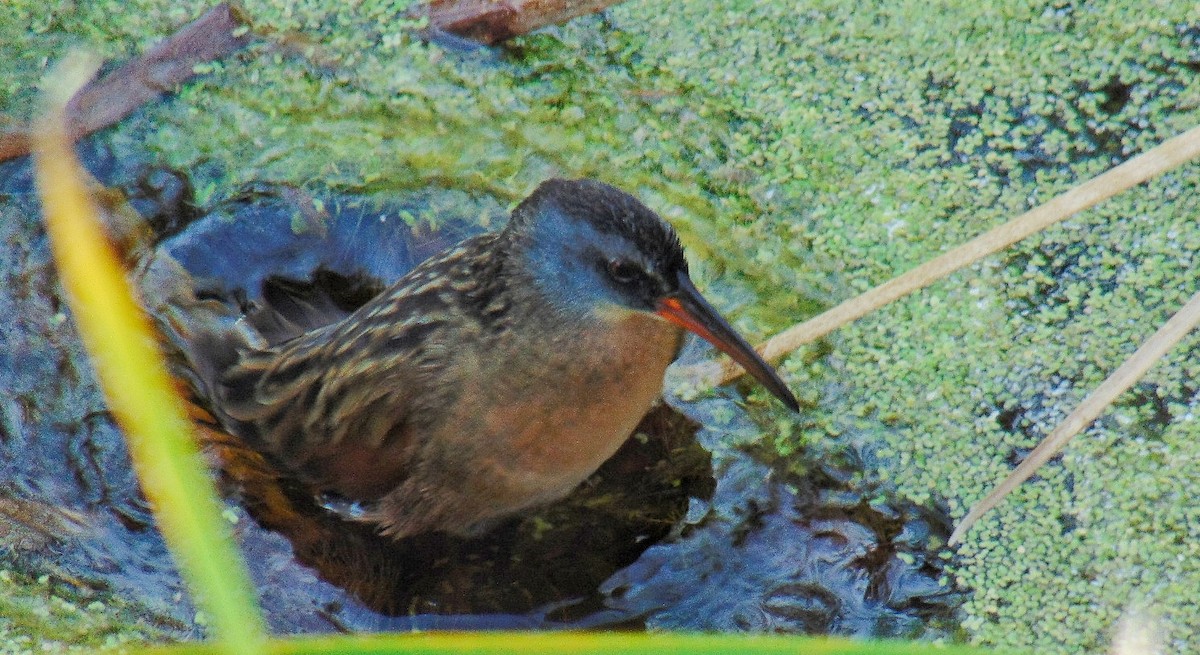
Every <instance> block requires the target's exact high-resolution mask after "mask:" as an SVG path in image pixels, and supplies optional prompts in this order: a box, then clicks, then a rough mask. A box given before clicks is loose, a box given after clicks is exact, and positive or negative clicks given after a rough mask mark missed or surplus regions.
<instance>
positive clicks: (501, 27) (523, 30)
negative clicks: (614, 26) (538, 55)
mask: <svg viewBox="0 0 1200 655" xmlns="http://www.w3.org/2000/svg"><path fill="white" fill-rule="evenodd" d="M620 2H621V0H507V1H502V2H497V1H496V0H431V2H428V3H426V4H424V5H421V6H419V7H417V8H416V9H414V10H413V11H412V12H410V13H411V14H412V15H415V16H428V17H429V27H431V28H433V29H436V30H441V31H444V32H450V33H451V34H456V35H458V36H461V37H463V38H467V39H471V40H472V41H478V42H479V43H484V44H487V45H491V44H494V43H499V42H500V41H504V40H505V39H510V38H512V37H514V36H518V35H521V34H527V33H529V32H532V31H534V30H536V29H538V28H541V27H545V26H547V25H557V24H560V23H565V22H567V21H569V20H571V19H572V18H577V17H579V16H584V15H587V14H594V13H596V12H598V11H602V10H603V9H605V8H606V7H609V6H611V5H615V4H618V3H620Z"/></svg>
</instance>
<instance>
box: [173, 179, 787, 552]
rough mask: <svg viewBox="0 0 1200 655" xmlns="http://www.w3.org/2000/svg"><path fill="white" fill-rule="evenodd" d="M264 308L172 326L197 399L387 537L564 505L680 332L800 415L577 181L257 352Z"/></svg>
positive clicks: (618, 214) (611, 445)
mask: <svg viewBox="0 0 1200 655" xmlns="http://www.w3.org/2000/svg"><path fill="white" fill-rule="evenodd" d="M294 309H295V308H293V310H294ZM310 309H312V311H311V312H308V313H310V314H315V315H320V314H321V311H320V309H319V308H310ZM272 311H273V309H272V308H271V307H270V306H269V305H267V306H264V307H259V308H257V309H256V310H255V312H253V313H252V315H248V316H245V317H243V318H242V320H239V321H237V322H236V324H235V325H233V326H232V327H231V326H230V325H229V324H228V322H226V323H225V324H224V327H221V328H219V329H218V328H214V327H212V326H207V327H206V326H203V325H191V326H188V325H185V324H184V323H186V322H187V321H189V320H191V319H189V318H188V317H187V316H182V317H181V316H176V317H175V318H174V319H173V322H174V327H175V334H176V336H175V342H176V345H177V346H179V347H180V349H181V350H182V351H183V354H184V357H185V358H186V360H187V365H188V368H190V372H189V375H188V377H189V378H190V379H189V383H190V385H191V386H192V388H193V391H194V393H195V394H196V395H197V396H198V399H197V400H198V402H199V403H200V404H201V405H203V406H204V407H205V409H206V410H208V413H209V414H211V416H212V417H213V418H214V419H215V421H216V423H217V424H218V425H219V428H220V430H222V431H224V432H227V433H228V434H230V435H233V436H234V437H236V438H237V439H238V440H239V441H240V442H242V443H244V444H245V445H247V446H249V447H250V448H252V449H254V450H256V451H258V452H259V453H261V454H262V455H264V456H265V457H266V458H267V460H268V461H270V462H271V463H272V465H273V466H275V467H277V468H278V469H279V470H281V471H283V472H285V473H286V474H288V475H290V476H293V477H294V478H296V479H298V480H299V481H300V482H301V483H303V484H304V485H306V486H307V487H308V488H310V489H311V490H313V492H314V493H315V494H325V495H326V497H333V498H340V499H343V501H345V502H340V503H332V504H331V503H327V506H333V505H340V506H341V507H342V508H343V510H347V512H346V513H347V514H352V515H353V517H354V518H356V519H360V520H366V521H371V522H374V523H376V524H378V526H379V527H380V529H381V531H382V532H383V533H384V534H387V535H391V536H393V537H396V538H402V537H406V536H410V535H414V534H419V533H423V532H430V531H437V530H441V531H446V532H449V533H453V534H459V535H474V534H479V533H480V532H481V531H483V530H484V529H486V528H487V527H488V526H489V525H490V524H491V523H492V522H493V521H494V520H496V519H499V518H503V517H505V516H508V515H510V514H513V513H514V512H517V511H519V510H521V509H524V508H527V507H531V506H534V505H538V504H542V503H546V502H549V501H553V500H556V499H558V498H561V497H563V496H565V495H566V494H568V493H569V492H570V491H571V490H572V489H573V488H575V486H577V485H578V484H579V483H580V482H581V481H583V480H584V479H585V478H586V477H588V476H589V475H590V474H591V473H593V472H594V471H595V470H596V469H597V468H598V467H599V466H600V464H602V463H603V462H604V461H605V460H606V459H607V458H608V457H609V456H610V455H612V454H613V453H614V452H615V451H616V450H617V448H618V447H619V446H620V445H621V444H622V443H623V442H624V441H625V439H626V438H627V437H628V436H629V434H630V432H631V431H632V430H633V429H634V428H635V427H636V425H637V424H638V421H639V420H640V419H641V418H642V416H643V415H645V414H646V412H647V411H648V410H649V409H650V407H651V405H652V404H653V403H654V401H655V399H657V398H658V396H659V394H660V392H661V390H662V384H663V374H664V372H665V371H666V368H667V366H668V365H669V364H670V363H671V361H672V360H673V359H674V358H675V357H676V355H677V354H678V352H679V349H680V346H681V344H682V340H683V333H684V330H690V331H691V332H694V333H696V334H698V335H700V336H701V337H703V338H704V339H706V340H708V341H709V342H711V343H712V344H713V345H715V346H717V347H718V348H720V349H721V350H722V351H724V352H726V353H728V354H729V355H730V356H731V357H733V358H734V359H735V360H736V361H738V362H739V363H740V364H741V365H742V366H744V367H745V368H746V369H747V370H748V371H749V372H750V373H752V374H753V375H754V376H755V377H756V378H758V380H759V381H760V382H762V383H763V384H764V385H765V386H766V387H767V388H768V389H770V390H771V392H772V393H774V394H775V395H776V396H777V397H778V398H779V399H780V400H782V401H783V402H784V404H786V405H787V406H788V407H790V408H791V409H793V410H797V409H798V407H797V404H796V400H795V398H794V397H793V396H792V394H791V392H790V391H789V390H788V389H787V387H786V386H785V385H784V383H783V381H782V380H780V378H779V376H778V375H777V374H776V373H775V371H774V370H773V369H771V368H770V367H769V366H768V365H767V364H766V363H764V362H763V361H762V359H761V358H760V357H759V356H758V355H757V354H756V353H755V352H754V350H753V349H752V348H751V347H750V345H749V344H747V343H746V341H745V340H744V339H743V338H742V337H741V336H739V335H738V334H737V333H736V332H735V331H734V330H733V329H732V328H731V327H730V326H729V324H728V323H727V322H726V321H725V320H724V319H722V318H721V316H720V315H719V314H718V313H717V311H716V310H715V309H713V307H712V306H711V305H709V304H708V303H707V302H706V301H705V300H704V298H703V297H702V296H701V295H700V293H699V292H698V291H697V290H696V287H695V286H694V285H693V284H692V281H691V279H690V278H689V276H688V266H687V261H686V260H685V259H684V255H683V249H682V247H681V245H680V243H679V239H678V237H677V236H676V234H675V231H674V230H673V229H672V228H671V226H670V225H669V224H668V223H667V222H666V221H664V220H663V219H661V218H660V217H659V216H658V215H656V214H655V213H654V212H653V211H651V210H650V209H648V208H646V206H644V205H643V204H642V203H640V202H638V201H637V200H636V199H634V198H633V197H632V196H630V195H628V194H626V193H624V192H622V191H619V190H617V189H615V188H613V187H611V186H608V185H606V184H602V183H600V182H595V181H591V180H578V181H566V180H551V181H548V182H545V183H544V184H542V185H541V186H539V187H538V188H537V190H535V191H534V192H533V194H532V195H530V196H529V198H527V199H526V200H524V201H523V202H522V203H521V204H520V205H519V206H518V207H517V208H516V209H515V210H514V211H513V214H512V217H511V219H510V221H509V222H508V224H507V226H506V227H505V228H504V229H502V230H500V231H497V232H492V233H487V234H483V235H480V236H476V237H473V238H469V239H467V240H465V241H462V242H461V243H459V244H458V245H456V246H454V247H452V248H450V249H449V250H446V251H445V252H443V253H441V254H439V255H436V256H434V257H432V258H430V259H428V260H426V261H425V262H424V263H422V264H420V265H419V266H417V267H416V268H415V269H413V270H412V271H411V272H409V273H408V274H407V275H405V276H404V277H402V278H400V279H399V280H398V281H396V282H395V283H394V284H393V285H392V286H390V287H388V288H387V289H386V290H384V291H383V292H382V293H380V294H379V295H377V296H376V297H374V298H373V299H371V300H370V301H368V302H367V303H366V304H365V305H363V306H362V307H360V308H359V309H357V310H356V311H354V312H353V313H352V314H350V315H349V316H347V317H344V318H340V317H339V318H340V320H336V321H333V322H331V323H329V324H326V325H323V326H319V327H315V328H314V329H311V330H308V331H300V330H293V332H295V334H288V335H287V338H284V339H278V338H276V339H273V340H272V339H263V338H262V335H261V334H255V333H254V326H263V325H274V326H275V328H274V329H273V331H274V332H276V333H278V332H279V330H278V329H277V328H278V326H279V325H280V324H284V323H287V321H285V320H283V319H282V318H280V317H279V316H272V315H271V312H272ZM291 313H292V314H295V313H296V312H295V311H292V312H291ZM300 313H301V314H303V313H305V312H304V311H301V312H300ZM180 321H182V323H181V322H180ZM315 322H316V323H320V321H319V320H317V321H315ZM284 332H285V333H286V332H287V330H284ZM349 508H353V511H352V512H351V511H348V510H349Z"/></svg>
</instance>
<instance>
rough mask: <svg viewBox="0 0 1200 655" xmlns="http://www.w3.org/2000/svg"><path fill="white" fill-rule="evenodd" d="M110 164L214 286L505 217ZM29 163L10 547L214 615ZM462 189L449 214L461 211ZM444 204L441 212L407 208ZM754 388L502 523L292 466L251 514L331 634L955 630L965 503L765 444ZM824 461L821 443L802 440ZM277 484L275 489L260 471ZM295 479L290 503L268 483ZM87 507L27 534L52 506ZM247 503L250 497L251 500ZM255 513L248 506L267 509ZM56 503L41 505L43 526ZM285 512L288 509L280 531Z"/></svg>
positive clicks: (308, 271)
mask: <svg viewBox="0 0 1200 655" xmlns="http://www.w3.org/2000/svg"><path fill="white" fill-rule="evenodd" d="M84 152H85V155H86V158H87V159H88V160H89V167H90V168H92V170H94V171H95V170H98V171H99V172H100V174H101V177H102V179H103V180H104V181H105V182H107V183H111V184H118V185H121V186H123V187H124V188H125V189H126V190H127V191H128V193H130V195H131V196H132V197H133V202H134V205H135V206H136V207H137V208H138V209H139V210H140V211H142V212H143V213H144V214H146V215H148V216H151V217H152V219H153V222H154V224H155V225H156V226H157V227H158V229H159V230H160V232H161V234H162V235H163V238H164V239H165V240H164V242H163V244H162V247H163V248H166V249H168V250H169V251H170V252H171V253H172V254H173V255H174V256H175V257H176V258H177V259H179V260H180V261H181V262H182V263H184V264H185V265H186V267H187V268H188V269H189V271H190V272H191V273H192V274H193V275H195V276H196V277H197V279H198V280H201V282H200V284H202V285H203V287H204V289H205V293H208V294H212V295H214V296H219V297H225V298H234V299H236V300H237V301H238V302H254V301H255V300H256V298H259V297H260V296H261V294H262V292H263V288H264V285H266V286H269V285H270V284H272V283H274V282H273V280H280V279H286V280H288V281H289V282H288V283H289V284H302V285H311V286H313V287H314V288H317V287H319V288H321V289H323V290H324V291H325V292H328V293H330V294H331V295H334V296H336V297H338V298H340V299H341V300H342V301H343V302H345V303H346V305H347V306H353V305H354V304H356V303H361V302H362V301H363V300H365V298H366V297H368V296H369V294H370V293H371V292H372V291H373V290H376V289H378V288H379V286H380V285H381V284H383V283H386V282H387V281H389V280H393V279H395V278H396V277H398V276H399V275H401V274H403V272H404V271H406V270H408V269H409V268H411V267H412V266H413V265H415V263H416V262H418V261H420V260H421V259H423V258H424V257H427V256H428V255H429V254H431V253H433V252H436V251H437V250H440V249H441V248H443V247H445V246H446V245H448V244H450V243H452V242H454V241H456V240H457V239H459V238H461V237H462V236H463V235H466V234H469V233H472V232H475V231H477V230H478V229H479V228H478V227H477V223H476V221H475V220H474V219H472V218H470V217H477V216H479V215H481V214H487V215H491V216H494V217H495V219H496V221H497V222H498V221H500V220H502V219H501V216H502V213H503V212H502V208H500V207H499V206H498V205H497V204H496V203H495V202H494V201H492V200H491V199H487V198H482V199H480V198H469V197H465V196H464V195H463V194H460V193H456V192H453V191H438V190H431V191H429V192H427V193H425V194H417V195H414V196H413V197H411V198H406V199H405V200H404V202H403V203H398V204H395V205H392V206H384V205H377V204H367V203H365V202H361V201H358V200H356V199H354V198H345V197H329V196H321V197H314V196H313V195H310V194H308V193H306V192H304V191H303V190H298V189H291V188H283V187H271V186H266V185H261V186H258V187H256V188H251V189H246V190H244V192H243V193H241V194H240V195H238V196H237V197H236V198H234V199H232V200H229V201H226V202H224V203H222V204H220V205H219V206H217V207H215V208H212V209H208V210H204V211H201V210H199V209H196V208H195V207H193V206H192V205H191V203H190V191H189V188H188V183H187V180H186V178H184V177H183V176H181V175H177V174H173V173H170V172H167V171H150V172H146V171H145V170H142V169H139V168H138V167H137V166H136V165H134V164H130V163H118V162H117V161H116V160H115V158H113V157H111V155H109V154H108V153H107V151H106V150H105V148H104V147H103V145H98V144H97V143H96V141H95V140H91V141H89V143H88V144H86V145H85V146H84ZM28 187H29V184H28V165H27V163H22V162H17V163H15V164H6V165H3V166H0V194H3V195H0V217H2V218H3V220H2V221H0V236H2V237H3V239H4V240H5V243H6V249H5V253H4V255H3V257H4V259H3V261H2V262H0V264H2V266H0V275H2V276H3V278H4V279H3V282H4V289H3V290H0V312H3V315H5V316H18V317H21V318H19V319H18V320H16V321H15V322H14V323H13V324H12V325H10V326H9V328H8V329H7V330H5V331H4V332H3V341H2V342H0V346H2V347H0V379H3V380H5V382H4V383H3V384H2V385H0V419H2V421H0V499H5V498H7V499H16V501H17V503H18V506H20V507H24V508H25V510H14V511H5V509H4V507H6V505H3V504H0V524H3V525H6V526H8V529H7V531H0V539H4V540H5V541H4V544H3V545H5V546H8V547H6V548H4V549H3V553H4V555H3V557H4V560H5V563H4V565H5V566H20V567H22V568H27V569H31V570H45V569H47V568H51V569H53V570H56V571H59V572H61V574H62V576H63V577H64V579H66V578H68V577H69V578H70V579H72V580H75V581H77V583H78V584H80V585H83V586H89V587H92V588H94V589H95V590H97V591H106V592H111V593H115V594H119V595H121V596H125V597H128V598H138V599H142V600H143V602H144V603H145V605H146V607H147V608H148V611H149V612H151V613H153V614H154V615H155V616H157V617H158V619H159V621H160V623H162V624H164V625H168V626H171V627H172V628H173V629H175V630H178V631H180V632H183V633H191V632H193V631H195V629H196V628H195V624H194V622H193V617H192V612H191V611H190V610H189V609H188V607H187V605H186V604H181V603H180V602H179V601H178V598H179V597H181V596H182V593H181V592H182V585H181V584H180V582H179V580H178V577H177V575H176V574H175V573H174V570H173V567H172V566H171V563H170V559H169V556H168V555H167V553H166V551H165V548H164V547H163V545H162V542H161V539H160V538H159V537H158V535H157V533H156V531H155V530H153V529H152V519H151V517H150V515H149V513H148V511H147V508H146V506H145V503H144V501H143V500H142V499H141V497H140V495H139V493H138V491H137V486H136V481H135V479H134V477H133V475H132V473H131V471H130V468H129V464H128V460H127V459H126V456H125V454H124V449H123V446H122V444H121V441H120V435H119V433H118V432H117V430H115V429H114V428H113V426H112V424H111V422H110V420H109V419H108V417H107V414H106V413H105V412H104V407H103V401H102V399H101V398H100V397H99V395H98V392H97V390H96V388H95V385H94V383H93V382H92V379H91V375H90V372H89V369H88V367H87V364H86V361H85V359H84V358H83V356H82V354H81V351H80V349H79V344H78V342H77V339H76V337H75V335H74V333H73V332H72V331H71V328H70V323H69V322H64V318H63V309H62V304H61V300H60V298H59V291H58V288H57V286H56V284H55V282H54V276H53V272H52V271H51V269H50V268H49V263H48V253H47V248H46V243H45V239H44V236H43V235H42V232H41V230H40V228H39V227H38V225H37V222H36V205H35V204H34V203H33V202H32V200H31V198H30V196H29V194H28V190H29V188H28ZM447 207H449V208H455V207H457V208H459V211H458V213H457V214H455V213H454V211H452V210H451V211H443V209H442V208H447ZM431 208H432V209H437V210H438V212H437V213H438V215H439V219H440V223H439V229H437V230H429V229H422V230H413V229H410V228H409V227H408V226H407V225H406V224H405V222H404V221H403V220H401V217H403V216H419V215H422V214H427V213H429V212H430V210H431ZM760 430H761V428H759V427H758V426H756V425H755V424H754V423H753V422H752V421H751V420H750V419H749V417H748V416H747V415H746V414H745V412H744V411H743V410H742V409H741V408H740V407H739V405H738V403H737V402H736V400H735V399H733V398H731V397H727V396H718V397H715V398H710V399H708V400H704V401H700V402H693V403H679V402H677V401H674V400H672V401H671V405H670V406H662V407H660V408H658V409H656V410H655V411H654V412H653V413H652V414H651V415H650V416H649V417H647V419H646V420H645V421H644V422H643V424H642V425H641V426H640V427H639V430H638V434H637V436H636V437H635V438H633V439H631V440H630V441H629V442H628V443H627V444H626V446H625V447H624V448H622V449H621V451H620V452H619V453H618V455H617V456H615V457H614V458H613V459H612V460H611V461H610V462H608V463H607V464H605V466H604V467H603V468H602V469H601V470H600V471H599V472H598V473H597V474H596V475H595V476H593V478H592V479H590V480H589V481H588V482H587V483H586V484H584V485H583V486H582V487H581V488H580V490H578V491H577V492H576V493H575V494H573V495H572V496H571V497H569V498H567V499H565V500H564V501H562V502H560V503H557V504H555V505H553V506H550V507H547V508H544V509H542V510H540V511H539V512H537V513H535V514H532V515H529V516H523V517H518V518H516V519H513V520H511V521H508V522H507V523H505V524H503V525H501V526H499V527H497V528H496V529H495V530H494V531H492V532H490V533H488V534H487V535H485V536H484V537H481V538H478V539H473V540H464V539H456V538H452V537H448V536H445V535H425V536H421V537H416V538H412V539H408V540H405V541H402V542H398V543H397V542H393V541H391V540H388V539H381V538H379V537H378V536H377V535H375V534H374V533H373V531H372V530H371V529H370V528H369V527H367V526H363V525H358V524H352V523H347V522H344V521H341V520H339V519H337V518H336V517H334V516H333V515H331V514H330V513H328V512H326V511H324V510H323V509H321V508H320V507H319V506H318V505H317V504H316V502H315V501H314V500H313V499H312V498H311V496H310V495H309V494H308V493H307V492H305V491H304V490H302V489H299V488H296V487H295V486H293V485H289V484H288V483H287V482H286V481H285V482H284V483H282V484H281V485H276V484H275V483H274V482H273V481H272V482H270V483H268V482H264V481H254V480H249V481H248V480H244V479H238V480H232V481H231V480H228V479H227V480H226V491H227V494H228V496H229V497H230V498H231V500H233V501H236V502H237V503H238V507H235V508H233V509H231V512H232V513H234V514H235V515H237V516H239V517H240V518H239V520H238V521H237V523H236V525H235V530H236V533H237V536H238V538H239V540H240V541H241V543H242V546H243V549H244V550H245V552H246V553H247V559H248V561H249V562H250V565H251V567H252V573H253V576H254V578H255V580H256V582H257V583H258V585H259V588H260V593H261V597H262V602H263V605H264V608H265V610H266V611H267V614H268V620H269V621H270V623H271V625H272V627H273V628H274V629H275V630H277V631H280V632H298V631H329V630H351V631H353V630H382V629H390V630H403V629H426V630H427V629H477V628H478V629H498V628H556V627H591V626H601V625H603V626H609V627H613V626H623V627H631V628H641V627H643V626H649V627H653V628H664V629H690V630H697V629H699V630H739V631H741V630H751V631H781V632H796V633H816V634H826V633H836V634H853V635H862V636H867V635H872V636H921V635H924V636H930V637H932V636H941V635H945V634H947V633H948V632H952V631H953V625H952V619H953V615H954V611H955V608H956V607H957V605H958V603H959V600H960V599H959V596H958V594H957V593H955V592H954V591H953V590H950V589H948V588H947V587H946V586H943V585H941V584H939V578H940V577H941V575H942V574H941V568H942V565H941V560H940V559H939V558H938V556H937V553H936V552H931V551H930V544H931V543H932V544H934V545H940V544H942V543H944V537H945V534H946V532H947V524H946V519H945V516H944V515H943V514H941V513H940V512H938V511H937V510H936V509H930V508H922V507H916V506H913V505H911V504H909V503H906V502H904V501H902V500H899V499H893V498H890V497H889V496H888V494H887V489H886V488H882V487H880V486H878V485H870V484H868V483H864V482H854V481H855V480H862V479H869V477H870V476H864V475H859V474H860V473H862V472H863V469H864V467H863V466H862V464H861V463H860V462H857V460H856V459H855V458H854V457H853V456H850V457H847V458H844V460H845V461H841V462H838V463H830V462H813V463H812V465H811V466H809V467H800V468H809V469H811V470H812V471H813V473H812V474H811V475H809V476H805V477H804V478H802V479H801V478H797V477H792V476H787V475H785V474H783V473H781V471H784V470H797V467H794V466H793V467H783V466H778V465H776V464H778V463H777V462H773V461H772V459H773V458H774V457H776V456H774V455H772V454H770V453H768V452H763V451H756V449H755V448H754V447H753V444H754V443H757V440H756V437H757V436H760V435H759V432H760ZM798 456H799V457H804V454H800V455H798ZM260 484H261V485H266V484H272V485H275V486H274V487H272V488H271V489H266V488H263V487H261V486H259V485H260ZM271 494H281V495H282V497H284V498H286V499H287V501H288V504H289V510H288V511H287V512H284V513H280V512H277V511H275V509H276V508H275V506H274V505H272V504H270V503H265V502H263V501H262V498H263V497H264V495H267V496H269V495H271ZM42 507H51V508H63V509H64V510H69V511H70V512H75V513H78V515H79V516H81V517H83V520H82V525H83V527H82V528H80V529H78V530H74V531H71V532H70V533H69V534H68V533H66V531H65V529H64V533H63V534H57V535H52V536H49V537H46V538H45V539H44V540H42V541H37V540H34V542H32V545H30V544H29V543H26V545H25V547H15V546H14V544H15V541H14V540H15V539H16V536H13V535H19V534H24V533H22V532H21V529H22V528H21V526H22V525H25V524H26V523H31V522H34V519H32V518H31V517H32V516H35V515H37V510H36V508H42ZM243 508H244V509H243ZM246 512H248V515H247V514H246ZM43 523H44V522H43ZM265 528H269V529H265Z"/></svg>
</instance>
